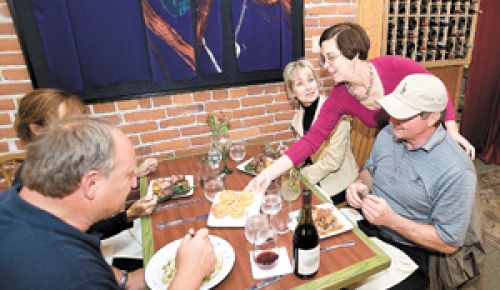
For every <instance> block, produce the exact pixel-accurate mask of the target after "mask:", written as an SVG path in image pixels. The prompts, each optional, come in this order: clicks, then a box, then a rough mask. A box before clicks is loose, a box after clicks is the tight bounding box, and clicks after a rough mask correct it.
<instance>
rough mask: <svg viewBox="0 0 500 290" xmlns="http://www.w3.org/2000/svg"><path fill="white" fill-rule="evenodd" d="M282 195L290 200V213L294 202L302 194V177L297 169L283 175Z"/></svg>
mask: <svg viewBox="0 0 500 290" xmlns="http://www.w3.org/2000/svg"><path fill="white" fill-rule="evenodd" d="M280 179H281V196H282V197H283V199H284V200H286V201H287V202H288V213H290V212H292V202H293V201H294V200H296V199H297V198H299V196H300V179H299V176H298V172H297V170H296V169H291V170H290V171H288V172H285V173H284V174H282V175H281V177H280Z"/></svg>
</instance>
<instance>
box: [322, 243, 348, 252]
mask: <svg viewBox="0 0 500 290" xmlns="http://www.w3.org/2000/svg"><path fill="white" fill-rule="evenodd" d="M354 245H356V241H355V240H349V241H346V242H343V243H340V244H335V245H331V246H327V247H321V248H320V251H321V252H322V253H323V252H327V251H330V250H333V249H338V248H348V247H352V246H354Z"/></svg>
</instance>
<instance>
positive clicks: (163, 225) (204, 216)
mask: <svg viewBox="0 0 500 290" xmlns="http://www.w3.org/2000/svg"><path fill="white" fill-rule="evenodd" d="M206 219H208V214H202V215H199V216H195V217H192V218H185V219H178V220H174V221H168V222H163V223H159V224H156V225H155V227H156V229H158V230H161V229H164V228H166V227H171V226H175V225H178V224H182V223H187V222H195V221H198V220H206Z"/></svg>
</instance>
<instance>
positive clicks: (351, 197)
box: [345, 180, 368, 208]
mask: <svg viewBox="0 0 500 290" xmlns="http://www.w3.org/2000/svg"><path fill="white" fill-rule="evenodd" d="M366 196H368V186H366V184H364V183H363V182H361V181H360V180H356V181H355V182H353V183H352V184H351V185H349V187H348V188H347V189H346V195H345V197H346V200H347V202H348V203H349V205H350V206H351V207H353V208H361V206H362V204H363V200H362V198H365V197H366Z"/></svg>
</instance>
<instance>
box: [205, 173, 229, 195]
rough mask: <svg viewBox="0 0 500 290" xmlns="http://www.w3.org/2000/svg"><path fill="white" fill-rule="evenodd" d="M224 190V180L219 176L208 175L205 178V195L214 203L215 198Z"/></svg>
mask: <svg viewBox="0 0 500 290" xmlns="http://www.w3.org/2000/svg"><path fill="white" fill-rule="evenodd" d="M223 190H224V178H223V177H222V176H221V175H219V174H213V175H208V176H205V177H204V178H203V193H204V194H205V197H206V198H207V199H208V200H209V201H211V202H213V201H214V199H215V196H216V195H217V194H218V193H219V192H222V191H223Z"/></svg>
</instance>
